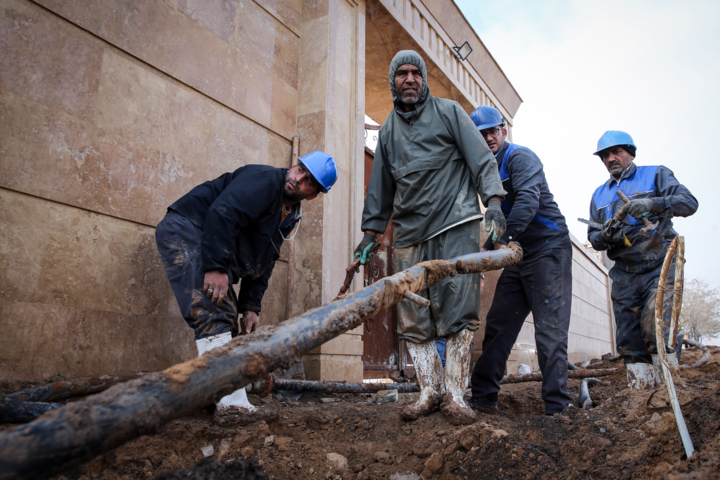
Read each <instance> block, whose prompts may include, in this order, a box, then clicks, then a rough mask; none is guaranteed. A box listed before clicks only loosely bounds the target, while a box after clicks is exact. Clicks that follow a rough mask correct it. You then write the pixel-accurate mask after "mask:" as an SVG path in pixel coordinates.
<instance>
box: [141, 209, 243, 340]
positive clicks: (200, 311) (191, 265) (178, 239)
mask: <svg viewBox="0 0 720 480" xmlns="http://www.w3.org/2000/svg"><path fill="white" fill-rule="evenodd" d="M155 241H156V242H157V247H158V251H159V252H160V258H161V259H162V263H163V267H165V273H167V276H168V280H170V285H171V286H172V289H173V292H174V293H175V298H176V299H177V302H178V305H179V306H180V312H181V313H182V316H183V318H184V319H185V322H187V324H188V326H189V327H190V328H192V329H193V330H194V331H195V340H200V339H201V338H207V337H212V336H214V335H219V334H221V333H225V332H231V334H232V336H233V337H234V336H236V335H237V334H238V311H237V300H236V296H235V291H234V290H233V288H232V278H229V279H228V284H229V288H228V294H227V296H226V297H225V299H224V300H223V302H222V304H221V305H215V304H214V303H212V302H211V301H210V298H209V297H208V296H207V295H206V294H204V293H203V283H204V281H205V272H204V271H203V268H202V255H201V252H200V244H201V242H202V230H200V229H199V228H198V227H197V226H196V225H195V224H193V223H192V222H190V220H188V219H187V218H185V217H183V216H182V215H180V214H179V213H175V212H168V214H167V215H165V218H163V219H162V220H161V221H160V223H159V224H158V226H157V229H156V230H155Z"/></svg>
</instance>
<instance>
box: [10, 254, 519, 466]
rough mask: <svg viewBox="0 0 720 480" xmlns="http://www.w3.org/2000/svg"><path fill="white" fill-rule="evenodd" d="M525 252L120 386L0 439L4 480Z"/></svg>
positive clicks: (383, 290) (198, 402) (149, 428)
mask: <svg viewBox="0 0 720 480" xmlns="http://www.w3.org/2000/svg"><path fill="white" fill-rule="evenodd" d="M521 259H522V248H520V245H519V244H517V243H511V244H510V248H508V249H502V250H492V251H489V252H481V253H474V254H470V255H464V256H462V257H456V258H454V259H451V260H434V261H430V262H423V263H421V264H418V265H416V266H414V267H411V268H409V269H407V270H405V271H402V272H399V273H396V274H395V275H392V276H390V277H385V278H383V279H381V280H379V281H377V282H375V283H373V284H371V285H369V286H367V287H365V288H363V289H362V290H357V291H355V292H353V293H351V294H349V295H347V296H345V297H342V298H340V299H338V300H336V301H334V302H332V303H330V304H328V305H324V306H322V307H319V308H316V309H314V310H310V311H308V312H306V313H305V314H303V315H301V316H299V317H295V318H293V319H290V320H287V321H285V322H283V323H281V324H279V325H274V326H271V325H268V326H264V327H261V328H260V329H259V330H257V331H255V332H253V333H251V334H249V335H243V336H239V337H236V338H234V339H233V340H232V341H231V342H230V343H228V344H227V345H225V346H222V347H219V348H216V349H214V350H212V351H210V352H207V353H206V354H205V355H203V356H202V357H199V358H196V359H193V360H190V361H187V362H185V363H181V364H178V365H175V366H172V367H170V368H168V369H167V370H164V371H162V372H157V373H150V374H147V375H144V376H143V377H141V378H138V379H136V380H131V381H129V382H126V383H123V384H120V385H115V386H114V387H111V388H110V389H108V390H106V391H105V392H102V393H99V394H97V395H93V396H92V397H88V398H86V399H84V400H81V401H78V402H74V403H71V404H68V405H66V406H65V407H63V408H59V409H57V410H54V411H52V412H49V413H48V414H46V415H43V416H42V417H40V418H38V419H37V420H35V421H34V422H31V423H28V424H27V425H23V426H20V427H17V428H15V429H12V430H8V431H6V432H3V433H2V434H0V479H2V480H5V479H15V478H48V477H51V476H53V475H55V474H56V473H59V472H62V471H63V470H66V469H68V468H70V467H72V466H74V465H78V464H80V463H82V462H84V461H86V460H89V459H91V458H93V457H94V456H96V455H99V454H101V453H103V452H106V451H108V450H111V449H112V448H115V447H117V446H119V445H122V444H123V443H125V442H127V441H129V440H132V439H133V438H135V437H138V436H140V435H145V434H148V433H153V432H155V431H156V430H157V429H158V428H159V427H160V426H161V425H163V424H165V423H167V422H169V421H170V420H172V419H174V418H177V417H180V416H182V415H186V414H188V413H190V412H192V411H194V410H196V409H197V408H200V407H202V406H205V405H208V404H210V403H211V402H213V401H216V400H219V399H220V398H222V397H223V396H224V395H227V394H228V393H230V392H233V391H235V390H237V389H239V388H241V387H244V386H245V385H247V384H249V383H251V382H252V381H253V380H255V379H259V378H262V377H263V376H265V375H266V374H267V373H269V372H272V371H273V370H275V369H276V368H278V367H287V366H289V365H290V364H292V363H294V362H296V361H298V360H299V359H300V358H301V356H302V355H303V354H305V353H307V352H309V351H310V350H312V349H314V348H317V347H319V346H320V345H322V344H323V343H325V342H327V341H329V340H332V339H333V338H335V337H337V336H339V335H340V334H342V333H344V332H346V331H348V330H351V329H353V328H355V327H357V326H358V325H360V324H361V323H362V322H364V321H365V320H366V319H368V318H370V317H373V316H375V315H376V314H377V313H378V312H380V311H381V310H383V309H385V308H387V307H389V306H391V305H394V304H395V303H397V302H398V301H400V300H401V299H402V298H404V297H403V293H404V292H405V291H407V290H410V291H412V292H413V293H417V292H419V291H422V290H424V289H426V288H428V287H430V286H432V285H434V284H436V283H438V282H439V281H441V280H442V279H444V278H445V277H447V276H449V275H456V274H465V273H480V272H487V271H491V270H499V269H501V268H505V267H509V266H511V265H514V264H516V263H517V262H519V261H520V260H521Z"/></svg>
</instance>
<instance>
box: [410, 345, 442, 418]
mask: <svg viewBox="0 0 720 480" xmlns="http://www.w3.org/2000/svg"><path fill="white" fill-rule="evenodd" d="M407 348H408V351H409V352H410V356H411V357H412V360H413V366H414V367H415V374H416V375H417V379H418V383H419V384H420V398H419V399H418V401H417V402H415V403H414V404H412V405H408V406H407V407H405V408H404V409H403V410H402V412H400V416H401V417H402V418H403V419H404V420H415V419H417V418H420V417H423V416H425V415H429V414H431V413H432V412H434V411H435V410H437V408H438V406H439V405H440V402H441V401H442V394H443V392H444V390H445V386H444V385H443V368H442V362H441V361H440V355H438V352H437V347H436V346H435V341H434V340H430V341H429V342H425V343H413V342H407Z"/></svg>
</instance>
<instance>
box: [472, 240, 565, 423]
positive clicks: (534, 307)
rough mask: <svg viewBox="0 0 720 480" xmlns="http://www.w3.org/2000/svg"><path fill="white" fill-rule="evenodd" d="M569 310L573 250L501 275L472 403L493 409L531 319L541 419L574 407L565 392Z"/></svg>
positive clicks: (475, 372) (476, 370)
mask: <svg viewBox="0 0 720 480" xmlns="http://www.w3.org/2000/svg"><path fill="white" fill-rule="evenodd" d="M571 306H572V248H561V249H556V248H554V249H551V250H550V251H549V252H547V253H546V254H544V255H537V256H533V257H531V258H529V259H527V260H525V259H524V260H523V261H521V262H520V263H519V264H517V265H514V266H512V267H508V268H506V269H505V270H503V273H502V275H500V279H499V280H498V284H497V287H496V288H495V296H494V297H493V303H492V307H490V311H489V312H488V315H487V324H486V327H485V338H484V340H483V353H482V355H481V356H480V358H479V359H478V361H477V363H476V364H475V368H474V369H473V375H472V392H473V393H472V394H473V398H475V399H477V400H479V401H481V402H482V403H497V399H498V392H499V391H500V383H499V382H500V380H501V379H502V377H503V375H504V373H505V364H506V363H507V360H508V357H509V356H510V352H511V350H512V347H513V344H514V343H515V340H517V337H518V334H519V333H520V330H521V329H522V326H523V324H524V323H525V319H526V318H527V316H528V314H530V313H532V314H533V323H534V324H535V344H536V348H537V355H538V363H539V364H540V371H541V372H542V374H543V385H542V399H543V401H544V402H545V413H547V414H553V413H558V412H561V411H563V410H564V409H565V407H566V406H567V405H568V404H570V403H572V400H571V399H570V395H569V394H568V390H567V345H568V329H569V328H570V314H571Z"/></svg>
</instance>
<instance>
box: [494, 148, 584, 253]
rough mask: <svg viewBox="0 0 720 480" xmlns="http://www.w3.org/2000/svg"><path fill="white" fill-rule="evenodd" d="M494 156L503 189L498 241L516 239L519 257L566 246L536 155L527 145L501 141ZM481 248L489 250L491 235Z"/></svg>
mask: <svg viewBox="0 0 720 480" xmlns="http://www.w3.org/2000/svg"><path fill="white" fill-rule="evenodd" d="M495 157H496V159H497V163H498V170H499V173H500V180H501V181H502V186H503V188H504V189H505V191H506V192H507V195H505V199H504V200H503V201H502V203H501V206H502V210H503V214H505V218H506V219H507V229H506V230H505V234H504V235H503V236H502V237H501V238H500V240H499V241H500V243H504V244H507V243H508V242H511V241H516V242H519V243H520V246H522V248H523V259H527V258H530V257H534V256H537V255H539V254H542V253H550V252H551V250H552V249H553V248H570V246H571V245H572V243H571V242H570V235H569V232H568V228H567V224H566V223H565V217H564V216H563V214H562V213H560V208H559V207H558V205H557V203H555V199H554V197H553V194H552V193H550V187H549V186H548V183H547V180H546V179H545V172H544V171H543V164H542V162H541V161H540V159H539V158H538V156H537V155H535V153H533V151H532V150H530V149H529V148H526V147H521V146H520V145H516V144H514V143H509V142H505V145H503V147H502V148H501V149H500V150H499V151H498V152H497V153H496V154H495ZM484 248H486V249H487V250H492V248H493V245H492V237H491V238H488V240H487V242H485V245H484Z"/></svg>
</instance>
